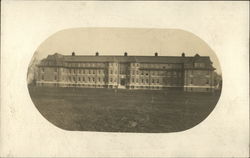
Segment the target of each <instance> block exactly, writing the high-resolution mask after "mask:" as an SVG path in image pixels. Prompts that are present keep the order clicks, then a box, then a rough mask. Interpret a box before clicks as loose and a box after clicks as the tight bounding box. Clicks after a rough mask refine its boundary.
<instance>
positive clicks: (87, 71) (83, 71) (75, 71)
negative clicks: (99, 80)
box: [69, 69, 104, 74]
mask: <svg viewBox="0 0 250 158" xmlns="http://www.w3.org/2000/svg"><path fill="white" fill-rule="evenodd" d="M69 73H70V74H104V70H95V69H94V70H91V69H69Z"/></svg>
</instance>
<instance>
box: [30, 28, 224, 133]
mask: <svg viewBox="0 0 250 158" xmlns="http://www.w3.org/2000/svg"><path fill="white" fill-rule="evenodd" d="M94 50H96V52H94ZM122 50H124V52H122ZM27 82H28V88H29V93H30V96H31V99H32V101H33V102H34V105H35V106H36V108H37V109H38V110H39V112H40V113H41V114H42V116H43V117H45V118H46V119H47V120H48V121H49V122H51V123H52V124H54V125H55V126H57V127H59V128H62V129H65V130H71V131H75V130H77V131H99V132H139V133H168V132H179V131H183V130H187V129H189V128H192V127H194V126H196V125H197V124H199V123H200V122H202V121H203V120H204V119H205V118H206V117H208V115H209V114H210V113H211V112H212V110H213V109H214V107H215V106H216V103H217V101H218V100H219V97H220V93H221V88H222V75H221V71H220V67H219V62H218V60H217V57H216V55H215V53H214V52H213V51H212V50H211V48H210V47H209V46H208V45H207V44H206V43H205V42H204V41H203V40H202V39H200V38H198V37H197V36H195V35H194V34H192V33H189V32H187V31H183V30H178V29H142V28H141V29H140V28H136V29H131V28H75V29H67V30H63V31H59V32H57V33H55V34H54V35H52V36H51V37H49V38H48V39H47V40H46V41H44V42H43V43H42V44H41V45H40V46H39V48H38V49H37V50H36V52H35V54H34V56H33V58H32V61H31V63H30V66H29V71H28V76H27Z"/></svg>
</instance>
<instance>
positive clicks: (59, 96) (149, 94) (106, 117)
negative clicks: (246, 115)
mask: <svg viewBox="0 0 250 158" xmlns="http://www.w3.org/2000/svg"><path fill="white" fill-rule="evenodd" d="M29 91H30V96H31V98H32V101H33V103H34V104H35V106H36V107H37V109H38V110H39V112H40V113H41V114H42V115H43V116H44V117H45V118H46V119H47V120H48V121H50V122H51V123H53V124H54V125H56V126H57V127H60V128H62V129H65V130H74V131H76V130H77V131H105V132H147V133H159V132H160V133H161V132H176V131H182V130H186V129H189V128H191V127H193V126H195V125H197V124H198V123H200V122H201V121H202V120H204V119H205V118H206V117H207V116H208V115H209V114H210V113H211V111H212V110H213V109H214V107H215V105H216V103H217V101H218V99H219V96H220V93H219V92H216V93H204V92H202V93H197V92H180V91H164V90H153V91H151V90H125V89H118V90H117V91H115V90H113V89H106V88H105V89H91V88H47V87H46V88H45V87H29Z"/></svg>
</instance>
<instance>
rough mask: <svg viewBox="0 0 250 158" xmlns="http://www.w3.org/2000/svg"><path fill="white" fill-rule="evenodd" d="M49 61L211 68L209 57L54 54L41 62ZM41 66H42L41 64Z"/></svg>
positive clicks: (57, 63)
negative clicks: (164, 64) (203, 65)
mask: <svg viewBox="0 0 250 158" xmlns="http://www.w3.org/2000/svg"><path fill="white" fill-rule="evenodd" d="M46 61H50V62H53V63H54V64H56V65H60V63H61V64H62V63H63V62H67V63H71V62H124V63H129V62H135V63H159V64H160V63H167V64H169V63H175V64H178V63H179V64H184V65H186V66H185V67H186V68H192V67H193V66H192V65H193V63H195V62H198V63H205V64H206V65H211V66H206V68H208V67H210V68H213V67H212V62H211V60H210V57H209V56H199V55H198V54H196V55H195V56H111V55H101V56H99V55H98V56H91V55H75V54H74V55H61V54H58V53H55V54H53V55H48V57H47V58H46V59H43V60H42V62H41V64H42V63H43V62H46ZM42 65H43V64H42Z"/></svg>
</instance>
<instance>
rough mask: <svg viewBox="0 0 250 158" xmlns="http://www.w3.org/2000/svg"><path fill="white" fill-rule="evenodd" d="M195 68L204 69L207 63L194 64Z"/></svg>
mask: <svg viewBox="0 0 250 158" xmlns="http://www.w3.org/2000/svg"><path fill="white" fill-rule="evenodd" d="M194 67H195V68H204V67H205V63H194Z"/></svg>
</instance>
